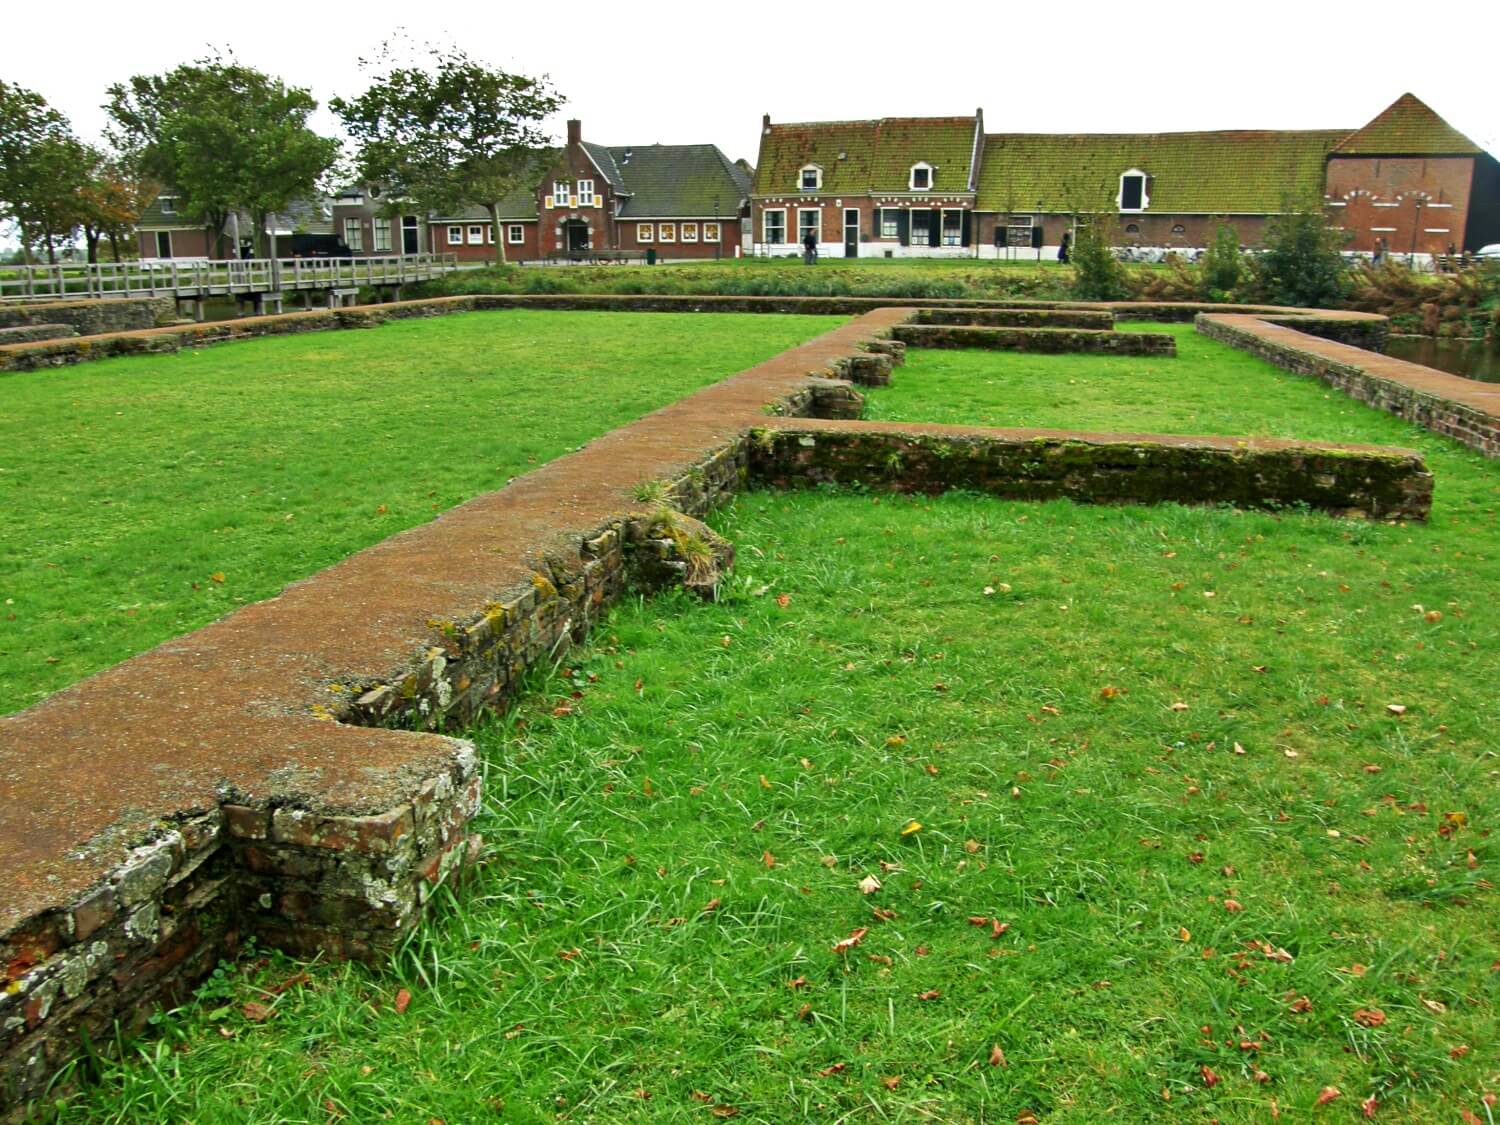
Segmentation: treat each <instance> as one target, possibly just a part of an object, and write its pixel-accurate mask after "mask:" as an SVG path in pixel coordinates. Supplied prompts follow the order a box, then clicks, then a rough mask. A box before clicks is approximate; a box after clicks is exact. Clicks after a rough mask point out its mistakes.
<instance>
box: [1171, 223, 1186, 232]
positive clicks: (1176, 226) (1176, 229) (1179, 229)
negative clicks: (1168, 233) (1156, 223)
mask: <svg viewBox="0 0 1500 1125" xmlns="http://www.w3.org/2000/svg"><path fill="white" fill-rule="evenodd" d="M1172 233H1173V234H1187V227H1185V226H1183V225H1182V224H1181V223H1173V224H1172Z"/></svg>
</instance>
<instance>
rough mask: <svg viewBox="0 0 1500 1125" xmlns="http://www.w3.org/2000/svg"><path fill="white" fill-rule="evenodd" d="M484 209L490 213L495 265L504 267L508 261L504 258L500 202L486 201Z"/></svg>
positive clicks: (503, 232) (503, 233)
mask: <svg viewBox="0 0 1500 1125" xmlns="http://www.w3.org/2000/svg"><path fill="white" fill-rule="evenodd" d="M485 210H487V211H489V213H490V229H492V230H493V231H494V232H495V265H497V266H501V267H504V266H506V265H508V264H509V263H508V262H507V261H506V260H505V231H503V230H502V229H501V228H500V204H499V203H487V204H485Z"/></svg>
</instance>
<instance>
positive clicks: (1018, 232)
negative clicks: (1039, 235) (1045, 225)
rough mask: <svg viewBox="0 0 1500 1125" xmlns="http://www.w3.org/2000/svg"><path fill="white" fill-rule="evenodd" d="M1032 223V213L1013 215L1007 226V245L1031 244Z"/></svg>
mask: <svg viewBox="0 0 1500 1125" xmlns="http://www.w3.org/2000/svg"><path fill="white" fill-rule="evenodd" d="M1031 225H1032V223H1031V216H1030V215H1012V216H1011V217H1010V220H1009V222H1007V223H1006V226H1005V245H1007V246H1030V245H1031Z"/></svg>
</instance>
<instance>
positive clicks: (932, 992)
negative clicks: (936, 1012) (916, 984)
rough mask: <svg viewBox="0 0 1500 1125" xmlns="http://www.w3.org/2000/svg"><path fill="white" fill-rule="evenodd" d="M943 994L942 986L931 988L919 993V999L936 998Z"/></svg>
mask: <svg viewBox="0 0 1500 1125" xmlns="http://www.w3.org/2000/svg"><path fill="white" fill-rule="evenodd" d="M942 994H943V990H942V989H941V988H929V989H928V990H927V991H926V992H919V993H917V999H918V1000H936V999H937V998H938V997H939V996H941V995H942Z"/></svg>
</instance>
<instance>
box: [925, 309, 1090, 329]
mask: <svg viewBox="0 0 1500 1125" xmlns="http://www.w3.org/2000/svg"><path fill="white" fill-rule="evenodd" d="M912 323H913V324H958V325H970V326H975V327H985V328H1092V329H1096V330H1099V331H1109V330H1110V329H1112V328H1113V327H1114V324H1115V314H1114V313H1112V312H1090V311H1088V310H1084V309H922V310H920V311H919V312H918V313H917V315H916V317H915V318H914V319H913V321H912Z"/></svg>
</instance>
